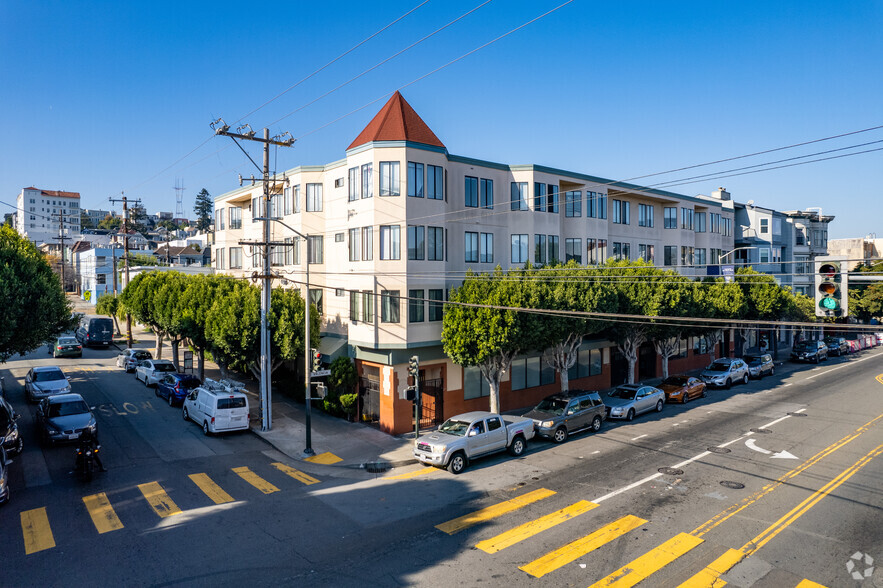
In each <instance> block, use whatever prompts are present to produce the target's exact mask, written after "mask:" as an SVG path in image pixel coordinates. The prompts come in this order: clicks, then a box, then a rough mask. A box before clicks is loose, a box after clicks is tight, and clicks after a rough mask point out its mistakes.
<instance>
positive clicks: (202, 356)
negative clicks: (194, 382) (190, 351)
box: [196, 349, 205, 382]
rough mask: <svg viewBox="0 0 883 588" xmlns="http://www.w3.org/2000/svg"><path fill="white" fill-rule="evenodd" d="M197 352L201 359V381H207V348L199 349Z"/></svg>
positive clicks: (199, 359)
mask: <svg viewBox="0 0 883 588" xmlns="http://www.w3.org/2000/svg"><path fill="white" fill-rule="evenodd" d="M196 354H197V355H196V357H197V358H198V361H199V381H200V382H205V349H197V350H196Z"/></svg>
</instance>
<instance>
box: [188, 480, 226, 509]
mask: <svg viewBox="0 0 883 588" xmlns="http://www.w3.org/2000/svg"><path fill="white" fill-rule="evenodd" d="M187 477H188V478H190V479H191V480H192V481H193V483H194V484H196V485H197V486H198V487H199V489H200V490H202V491H203V492H204V493H205V495H206V496H208V497H209V498H211V499H212V502H214V503H215V504H225V503H227V502H233V497H232V496H230V495H229V494H227V493H226V492H225V491H224V489H223V488H221V487H220V486H218V485H217V484H215V482H214V480H212V479H211V478H209V477H208V474H190V475H189V476H187Z"/></svg>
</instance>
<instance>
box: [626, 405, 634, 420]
mask: <svg viewBox="0 0 883 588" xmlns="http://www.w3.org/2000/svg"><path fill="white" fill-rule="evenodd" d="M625 420H627V421H633V420H635V409H634V408H630V409H629V412H628V414H627V415H625Z"/></svg>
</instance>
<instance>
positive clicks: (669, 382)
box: [659, 376, 708, 404]
mask: <svg viewBox="0 0 883 588" xmlns="http://www.w3.org/2000/svg"><path fill="white" fill-rule="evenodd" d="M659 388H660V389H661V390H662V391H663V392H664V393H665V401H666V402H683V403H684V404H686V403H688V402H690V401H691V400H693V399H694V398H705V397H706V396H708V386H706V385H705V382H703V381H702V380H700V379H699V378H694V377H692V376H669V377H667V378H666V379H664V380H662V384H660V385H659Z"/></svg>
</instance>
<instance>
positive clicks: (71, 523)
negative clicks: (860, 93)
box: [0, 348, 883, 587]
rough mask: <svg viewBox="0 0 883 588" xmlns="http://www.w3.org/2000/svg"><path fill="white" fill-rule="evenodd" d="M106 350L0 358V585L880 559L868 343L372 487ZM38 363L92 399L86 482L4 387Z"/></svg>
mask: <svg viewBox="0 0 883 588" xmlns="http://www.w3.org/2000/svg"><path fill="white" fill-rule="evenodd" d="M115 356H116V350H107V351H104V350H86V352H85V356H84V357H83V358H82V359H65V360H52V359H51V358H50V357H49V356H48V355H46V354H45V352H42V350H41V352H35V353H34V354H32V355H31V356H27V357H24V358H14V359H12V360H10V361H9V362H7V363H6V364H4V365H3V366H2V368H0V373H2V374H3V375H4V376H6V382H7V391H8V396H9V397H10V399H11V401H12V402H13V404H14V405H15V406H16V408H17V410H18V411H19V412H21V413H22V418H21V420H20V421H19V423H20V427H21V429H22V432H23V433H24V435H25V437H24V438H25V443H26V445H25V451H24V453H23V454H22V455H21V456H20V457H17V458H15V463H14V464H13V465H12V466H11V468H10V486H11V490H12V500H11V501H10V503H9V504H8V505H6V506H4V507H2V508H0V530H2V533H0V554H2V555H0V561H2V562H3V564H2V567H0V585H3V586H32V585H57V584H60V583H62V582H63V583H64V584H69V585H85V584H88V585H96V586H119V585H157V586H161V585H179V584H180V585H209V584H211V585H234V584H243V583H246V582H247V583H249V584H250V585H255V586H263V585H271V584H273V585H279V584H282V585H298V586H305V585H315V586H332V585H333V586H356V585H359V586H364V585H366V584H367V585H378V586H401V585H425V586H442V585H444V586H449V585H452V584H455V585H463V586H481V585H490V586H497V585H516V584H517V585H523V584H531V585H543V586H547V585H555V586H570V585H574V586H590V585H596V583H597V585H617V586H618V585H629V586H631V585H635V584H637V583H639V582H641V581H643V583H644V584H645V585H648V586H678V585H681V584H683V583H685V582H686V583H687V584H686V585H696V586H709V585H722V584H721V583H720V582H723V581H725V582H727V583H728V584H729V585H730V586H798V585H802V586H811V585H813V584H809V583H803V584H801V583H802V582H815V583H817V584H821V585H824V586H830V587H833V586H852V585H862V582H864V583H865V584H867V585H879V586H883V571H877V569H876V566H872V565H869V564H867V563H866V558H865V556H866V555H867V556H870V557H871V558H874V559H876V558H883V531H881V529H883V525H881V521H883V517H881V509H883V484H881V481H883V465H881V463H883V456H881V455H880V453H881V452H883V445H881V443H883V433H881V432H883V350H881V348H877V349H873V350H866V351H863V352H861V353H860V354H857V355H853V356H849V357H846V358H832V359H831V360H830V361H828V362H824V363H822V364H821V365H819V366H811V365H799V366H798V365H790V364H786V365H784V366H782V367H781V368H778V369H777V373H776V375H775V376H773V377H768V378H766V379H764V380H761V381H752V382H751V383H749V384H748V385H747V386H734V387H733V389H732V390H729V391H724V390H714V391H710V392H709V395H708V397H707V398H705V399H701V400H695V401H693V402H691V403H689V404H687V405H666V407H665V409H664V410H663V412H661V413H659V414H656V413H652V414H650V415H644V416H642V417H638V418H637V419H636V420H635V421H634V422H632V423H612V422H608V423H605V426H604V427H603V428H602V430H601V431H600V432H599V433H596V434H592V433H587V434H581V435H575V436H572V437H571V438H570V439H569V440H568V441H567V442H566V443H564V444H562V445H553V444H551V443H548V442H544V441H536V442H534V443H531V445H530V448H529V451H528V452H527V454H526V455H525V456H524V457H522V458H519V459H512V458H509V457H508V456H499V457H492V458H488V459H485V460H482V461H478V462H475V463H474V464H473V465H472V466H471V467H470V468H469V469H468V470H467V471H466V472H465V473H463V474H461V475H459V476H454V475H452V474H450V473H448V472H446V471H442V470H436V469H433V468H424V467H422V466H416V465H415V466H410V467H408V468H399V469H395V470H393V471H391V472H388V473H387V474H384V477H376V478H374V477H370V476H367V475H366V474H365V473H364V472H357V471H350V470H346V469H344V468H333V467H323V466H319V465H315V464H307V463H304V462H293V461H291V460H288V459H287V458H285V456H284V455H282V454H279V453H278V452H276V451H275V450H273V449H272V448H271V447H270V446H269V445H267V444H266V443H264V442H263V441H262V440H261V439H259V438H258V437H257V436H254V435H252V434H250V433H242V434H235V435H225V436H218V437H205V436H203V434H202V431H201V429H200V428H199V427H198V426H197V425H196V424H194V423H188V422H185V421H184V420H183V419H182V418H181V411H180V409H179V408H177V407H176V408H172V407H169V406H168V405H166V404H165V403H164V402H162V401H160V399H159V398H157V397H156V396H155V395H154V392H153V390H152V389H148V388H146V387H144V385H143V384H141V383H139V382H136V381H135V379H134V377H133V376H132V375H131V374H124V373H123V372H122V370H121V369H119V368H116V367H115V365H114V359H115ZM52 363H58V364H60V365H62V367H63V369H65V370H66V371H67V373H68V374H69V375H71V376H72V385H73V389H74V391H76V392H79V393H81V394H83V396H84V397H85V398H86V400H87V401H88V402H89V404H90V405H91V406H95V407H96V409H95V413H96V416H97V419H98V428H99V432H100V439H101V443H102V454H103V456H104V460H105V464H106V465H107V467H108V469H109V471H108V472H107V473H102V474H98V475H97V477H96V478H95V480H93V481H92V482H91V483H90V484H84V483H83V482H81V481H80V480H79V479H77V478H76V477H74V476H73V475H71V474H70V469H71V467H72V464H73V459H74V449H73V447H71V446H61V447H52V448H41V447H40V446H39V445H38V444H37V443H36V436H35V433H34V429H33V424H32V418H33V412H34V409H33V406H29V405H26V404H25V402H24V394H23V389H22V381H23V377H24V374H25V373H26V372H27V369H28V368H30V367H31V366H33V365H40V364H52ZM667 468H670V469H667ZM856 554H860V556H859V557H858V558H857V559H856V558H854V557H853V556H855V555H856ZM880 561H881V562H883V559H881V560H880ZM850 562H852V566H851V567H850V566H849V565H848V564H849V563H850ZM872 567H873V568H874V569H873V570H871V568H872ZM869 570H870V571H869ZM866 571H869V572H868V573H869V577H868V578H866V579H864V580H863V581H858V580H855V579H853V574H854V573H859V575H861V574H863V573H865V572H866ZM714 582H718V584H714ZM874 582H876V584H874Z"/></svg>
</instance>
